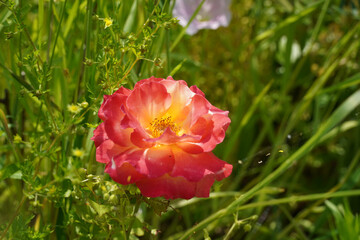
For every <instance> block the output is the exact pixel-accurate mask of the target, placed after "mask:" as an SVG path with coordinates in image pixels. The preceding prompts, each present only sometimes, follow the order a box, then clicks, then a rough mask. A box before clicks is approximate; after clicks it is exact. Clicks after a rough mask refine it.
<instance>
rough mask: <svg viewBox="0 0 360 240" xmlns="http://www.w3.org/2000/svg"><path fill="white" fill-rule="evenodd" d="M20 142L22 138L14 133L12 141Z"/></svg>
mask: <svg viewBox="0 0 360 240" xmlns="http://www.w3.org/2000/svg"><path fill="white" fill-rule="evenodd" d="M21 142H22V138H21V137H20V136H19V134H16V135H15V136H14V143H21Z"/></svg>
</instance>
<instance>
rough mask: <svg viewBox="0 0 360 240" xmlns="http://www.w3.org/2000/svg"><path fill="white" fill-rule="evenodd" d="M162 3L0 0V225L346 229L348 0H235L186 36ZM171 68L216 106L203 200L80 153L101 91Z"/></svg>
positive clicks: (357, 179) (40, 235)
mask: <svg viewBox="0 0 360 240" xmlns="http://www.w3.org/2000/svg"><path fill="white" fill-rule="evenodd" d="M173 3H174V2H173V1H169V0H162V1H159V0H158V1H151V0H133V1H127V0H112V1H106V0H97V1H92V0H88V1H80V0H74V1H68V0H61V1H55V0H47V1H44V0H38V1H33V0H30V1H24V0H16V1H9V0H0V101H1V104H0V120H1V124H0V181H1V182H0V238H1V239H179V238H183V239H202V238H205V239H223V238H225V239H331V238H333V239H349V238H346V236H351V237H350V238H351V239H352V238H354V237H356V236H357V237H359V231H356V228H357V227H358V225H359V223H358V216H356V213H358V212H359V211H360V209H359V205H358V202H359V200H360V199H359V195H360V193H359V190H357V189H359V186H360V168H359V156H360V153H359V149H360V139H359V138H360V128H359V123H360V115H359V114H360V108H359V106H358V105H359V101H360V99H359V98H360V96H359V92H358V91H359V86H360V75H359V69H360V66H359V60H360V59H359V45H360V41H359V33H360V24H359V10H360V5H359V4H360V3H359V1H356V0H349V1H345V0H333V1H330V0H327V1H316V2H314V1H310V0H295V1H288V0H281V1H272V0H265V1H255V0H250V1H245V0H234V1H233V2H232V5H231V11H232V21H231V24H230V26H229V27H227V28H220V29H217V30H201V31H200V32H199V33H198V34H196V35H195V36H188V35H181V32H182V29H181V27H180V26H179V25H177V24H176V22H177V21H176V19H173V18H172V16H171V9H172V7H173ZM176 39H180V42H179V43H177V44H176V45H173V44H174V41H175V40H176ZM170 73H171V75H173V77H174V79H184V80H186V81H187V82H188V84H189V85H192V84H196V85H198V86H199V88H200V89H202V90H203V91H204V92H205V94H206V96H207V98H208V99H209V100H210V102H212V103H213V104H214V105H215V106H217V107H219V108H221V109H228V110H229V111H230V117H231V119H232V124H231V125H230V128H229V130H228V132H227V138H226V140H225V142H224V143H223V144H221V145H220V146H219V147H218V148H217V149H215V153H216V155H217V156H219V157H220V158H222V159H224V160H226V161H228V162H230V163H231V164H233V166H234V170H233V173H232V175H231V176H230V177H229V178H228V179H227V180H225V181H223V182H221V183H217V184H216V185H215V186H214V189H213V193H212V194H211V196H210V198H209V199H192V200H189V201H185V200H176V201H171V202H170V201H166V200H164V199H161V198H159V199H148V198H144V197H142V196H141V195H140V194H139V191H138V190H137V189H136V188H135V187H133V186H121V185H119V184H117V183H115V182H113V181H112V180H111V179H110V178H109V177H108V176H107V175H105V174H104V173H103V164H97V162H96V159H95V146H94V144H93V142H92V141H91V140H90V138H91V137H92V132H93V130H94V128H95V127H96V126H97V125H98V123H99V119H98V117H97V111H98V108H99V107H100V104H101V102H102V96H103V95H104V94H111V93H112V92H114V91H115V90H116V89H117V88H118V87H120V86H125V87H128V88H131V87H133V85H134V84H135V83H136V82H137V81H138V80H140V79H143V78H148V77H150V76H152V75H154V76H157V77H164V78H165V77H167V76H168V75H169V74H170ZM329 198H331V202H330V200H327V202H326V204H325V203H324V202H325V200H326V199H329ZM342 203H344V204H345V210H343V208H342V207H339V206H340V205H339V204H342ZM327 209H330V211H329V210H327ZM345 223H346V224H345ZM350 225H351V226H354V227H352V228H350V227H348V226H350ZM354 229H355V230H354ZM351 230H354V231H351ZM351 234H353V235H351ZM354 239H355V238H354Z"/></svg>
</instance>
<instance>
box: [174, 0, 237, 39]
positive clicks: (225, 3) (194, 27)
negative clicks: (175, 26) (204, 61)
mask: <svg viewBox="0 0 360 240" xmlns="http://www.w3.org/2000/svg"><path fill="white" fill-rule="evenodd" d="M201 1H202V0H176V3H175V7H174V10H173V16H174V17H176V18H177V19H178V20H179V23H180V25H181V26H183V27H185V26H186V25H187V24H188V22H189V21H190V18H191V16H192V15H193V14H194V12H195V10H196V8H197V7H198V6H199V4H200V3H201ZM230 3H231V0H205V2H204V4H203V5H202V7H201V9H200V11H199V12H198V14H197V15H196V17H195V18H194V20H193V21H192V22H191V23H190V25H189V27H188V28H187V29H186V33H187V34H189V35H194V34H195V33H197V32H198V31H199V30H200V29H204V28H208V29H217V28H219V27H220V26H224V27H226V26H228V25H229V23H230V19H231V13H230V10H229V6H230Z"/></svg>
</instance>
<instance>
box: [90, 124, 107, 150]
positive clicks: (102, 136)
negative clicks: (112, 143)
mask: <svg viewBox="0 0 360 240" xmlns="http://www.w3.org/2000/svg"><path fill="white" fill-rule="evenodd" d="M107 139H109V137H108V135H107V134H106V132H105V124H104V123H101V124H100V125H99V126H98V127H97V128H96V129H95V130H94V136H93V137H92V138H91V140H93V141H94V143H95V147H98V146H100V144H101V143H102V142H104V141H105V140H107Z"/></svg>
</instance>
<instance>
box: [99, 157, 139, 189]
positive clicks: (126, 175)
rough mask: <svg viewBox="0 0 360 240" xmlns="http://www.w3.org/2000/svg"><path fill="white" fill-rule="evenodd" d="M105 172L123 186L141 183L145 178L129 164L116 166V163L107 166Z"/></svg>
mask: <svg viewBox="0 0 360 240" xmlns="http://www.w3.org/2000/svg"><path fill="white" fill-rule="evenodd" d="M105 172H106V173H108V174H109V176H110V177H111V178H112V179H113V180H114V181H115V182H118V183H120V184H123V185H128V184H132V183H135V182H137V181H139V180H140V179H142V178H144V177H145V176H144V175H142V174H140V173H138V172H137V171H136V169H135V168H134V167H133V166H131V164H129V163H124V164H122V165H121V166H116V164H115V161H112V162H110V163H108V164H107V165H106V168H105Z"/></svg>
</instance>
